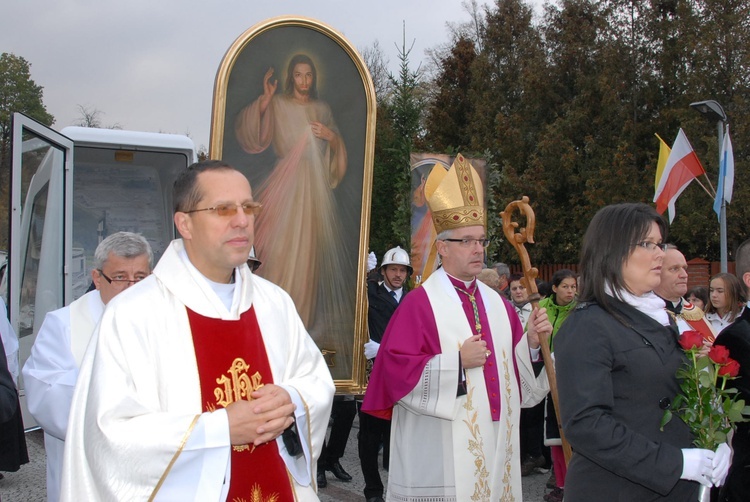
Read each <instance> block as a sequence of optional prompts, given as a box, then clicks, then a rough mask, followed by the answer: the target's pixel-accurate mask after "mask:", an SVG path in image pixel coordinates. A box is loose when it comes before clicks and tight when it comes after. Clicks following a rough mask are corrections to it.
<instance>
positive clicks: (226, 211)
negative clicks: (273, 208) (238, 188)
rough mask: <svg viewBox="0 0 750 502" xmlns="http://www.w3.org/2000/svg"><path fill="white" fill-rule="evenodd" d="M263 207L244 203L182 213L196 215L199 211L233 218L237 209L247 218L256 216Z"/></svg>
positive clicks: (252, 203) (220, 205)
mask: <svg viewBox="0 0 750 502" xmlns="http://www.w3.org/2000/svg"><path fill="white" fill-rule="evenodd" d="M262 207H263V205H262V204H261V203H260V202H245V203H244V204H218V205H216V206H214V207H204V208H203V209H191V210H190V211H183V213H186V214H190V213H198V212H200V211H213V212H215V213H216V214H217V215H219V216H234V215H235V214H237V208H242V212H243V213H245V214H246V215H247V216H250V215H256V216H257V215H258V213H259V212H260V210H261V208H262Z"/></svg>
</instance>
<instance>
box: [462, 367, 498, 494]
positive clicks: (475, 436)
mask: <svg viewBox="0 0 750 502" xmlns="http://www.w3.org/2000/svg"><path fill="white" fill-rule="evenodd" d="M466 388H467V392H466V403H465V404H464V405H463V407H464V409H465V410H466V418H465V419H464V423H465V424H466V426H467V427H468V428H469V434H471V437H472V439H471V440H469V445H468V449H469V453H471V454H472V455H473V456H474V475H475V479H476V481H475V482H474V493H473V494H472V496H471V500H474V501H480V500H481V501H484V500H489V499H490V491H491V490H490V484H489V483H488V479H489V477H490V473H489V471H488V470H487V460H486V458H485V455H484V440H483V439H482V433H481V431H480V430H479V424H477V411H476V410H475V409H474V403H473V402H472V398H473V395H474V387H473V386H472V385H471V382H469V379H468V378H467V379H466Z"/></svg>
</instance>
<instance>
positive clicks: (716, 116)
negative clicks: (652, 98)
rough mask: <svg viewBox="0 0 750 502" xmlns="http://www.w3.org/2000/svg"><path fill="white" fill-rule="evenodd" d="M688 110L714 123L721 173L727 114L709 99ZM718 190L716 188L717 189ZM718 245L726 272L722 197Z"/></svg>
mask: <svg viewBox="0 0 750 502" xmlns="http://www.w3.org/2000/svg"><path fill="white" fill-rule="evenodd" d="M690 108H692V109H693V110H696V111H698V112H700V113H701V114H703V115H704V116H705V117H706V118H707V119H709V120H715V121H716V128H717V130H718V132H719V172H721V149H722V148H723V146H724V128H725V127H726V126H727V124H728V123H729V120H728V119H727V114H726V113H724V108H722V107H721V105H720V104H719V103H718V102H717V101H714V100H713V99H709V100H708V101H697V102H695V103H690ZM724 179H725V177H722V178H721V179H720V180H719V183H721V184H722V187H721V193H722V194H724V193H725V192H724V188H725V187H724ZM717 190H718V187H717ZM719 244H720V248H721V271H722V272H724V273H726V272H727V202H726V200H725V199H724V198H723V196H722V200H721V211H720V213H719Z"/></svg>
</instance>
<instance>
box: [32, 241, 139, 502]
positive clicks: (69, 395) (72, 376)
mask: <svg viewBox="0 0 750 502" xmlns="http://www.w3.org/2000/svg"><path fill="white" fill-rule="evenodd" d="M152 267H153V252H152V251H151V246H150V245H149V243H148V241H147V240H146V239H144V238H143V237H142V236H141V235H139V234H134V233H132V232H117V233H114V234H112V235H110V236H108V237H107V238H106V239H104V240H103V241H102V242H101V243H99V245H98V246H97V247H96V251H94V269H93V270H92V271H91V277H92V280H93V282H94V285H95V286H96V289H95V290H93V291H89V292H88V293H86V294H85V295H83V296H82V297H80V298H78V299H77V300H75V301H74V302H72V303H71V304H70V305H68V306H67V307H63V308H61V309H58V310H54V311H52V312H49V313H47V315H46V316H45V317H44V322H43V323H42V327H41V328H40V329H39V333H37V336H36V340H35V341H34V345H33V346H32V348H31V355H30V356H29V358H28V359H27V360H26V364H24V367H23V378H24V383H25V386H26V403H27V405H28V408H29V412H30V413H31V416H33V417H34V420H36V421H37V423H38V424H39V425H40V426H41V427H42V429H43V430H44V450H45V453H46V455H47V501H48V502H57V501H58V500H60V481H61V475H62V465H63V451H64V448H65V435H66V433H67V430H68V414H69V413H70V403H71V401H72V399H73V390H74V389H75V385H76V381H77V379H78V368H79V367H80V366H81V360H82V359H83V354H84V353H85V352H86V347H87V346H88V343H89V340H90V339H91V335H92V334H93V333H94V328H96V324H97V323H98V322H99V319H100V318H101V316H102V312H104V306H105V304H107V303H108V302H109V300H111V299H112V298H114V297H115V296H116V295H118V294H119V293H121V292H123V291H125V289H127V288H128V287H130V286H131V285H132V284H135V283H136V282H138V281H140V280H142V279H145V278H146V277H147V276H148V275H149V274H150V273H151V268H152Z"/></svg>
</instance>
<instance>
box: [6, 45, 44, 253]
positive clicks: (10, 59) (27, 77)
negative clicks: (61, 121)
mask: <svg viewBox="0 0 750 502" xmlns="http://www.w3.org/2000/svg"><path fill="white" fill-rule="evenodd" d="M42 94H43V93H42V87H41V86H39V85H37V84H36V83H35V82H34V81H33V80H32V79H31V65H30V64H29V62H28V61H26V60H25V59H24V58H22V57H20V56H16V55H14V54H11V53H8V52H4V53H3V54H2V55H0V246H3V247H5V246H7V242H8V220H7V218H8V207H9V197H10V191H9V190H8V187H9V185H10V163H11V159H10V156H11V152H10V142H11V138H12V135H13V131H12V120H13V113H15V112H21V113H24V114H26V115H28V116H29V117H31V118H32V119H34V120H37V121H39V122H41V123H42V124H44V125H47V126H49V125H52V123H53V122H54V121H55V118H54V117H53V116H52V115H50V114H49V113H47V109H46V108H45V106H44V103H43V101H42Z"/></svg>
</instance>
